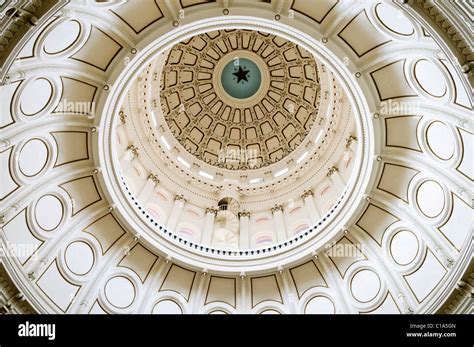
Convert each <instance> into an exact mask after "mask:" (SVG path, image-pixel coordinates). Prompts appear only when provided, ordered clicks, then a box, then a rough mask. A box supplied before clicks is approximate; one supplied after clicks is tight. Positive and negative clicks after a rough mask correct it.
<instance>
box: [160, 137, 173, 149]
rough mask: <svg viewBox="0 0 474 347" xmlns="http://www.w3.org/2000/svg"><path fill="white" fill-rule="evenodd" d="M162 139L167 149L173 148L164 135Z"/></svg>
mask: <svg viewBox="0 0 474 347" xmlns="http://www.w3.org/2000/svg"><path fill="white" fill-rule="evenodd" d="M160 140H161V142H162V143H163V145H165V147H166V149H167V150H168V151H169V150H170V149H171V146H170V144H169V143H168V141H166V139H165V138H164V137H163V136H161V138H160Z"/></svg>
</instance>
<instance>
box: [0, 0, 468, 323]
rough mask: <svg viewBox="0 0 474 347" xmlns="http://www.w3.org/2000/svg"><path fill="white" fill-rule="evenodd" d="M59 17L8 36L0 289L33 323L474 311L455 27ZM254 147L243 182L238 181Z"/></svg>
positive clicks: (293, 7) (280, 17) (1, 55)
mask: <svg viewBox="0 0 474 347" xmlns="http://www.w3.org/2000/svg"><path fill="white" fill-rule="evenodd" d="M26 3H28V4H31V2H30V1H25V2H21V4H20V3H18V2H11V4H10V3H8V4H5V5H4V7H2V8H5V9H9V10H10V9H11V8H12V7H13V6H23V4H26ZM35 3H37V2H35ZM50 3H51V2H48V4H49V5H51V4H50ZM421 3H422V4H423V6H425V5H426V7H423V8H421V7H422V6H419V5H418V4H421ZM226 4H227V6H229V8H224V7H223V6H226ZM25 6H26V5H25ZM35 6H36V5H35ZM38 6H39V5H38ZM56 6H57V7H55V8H53V9H51V11H44V12H42V13H45V15H44V16H41V18H38V22H37V23H36V25H34V26H32V27H31V28H30V30H28V31H26V30H25V31H23V30H20V31H18V30H17V29H18V27H17V26H18V25H20V24H21V23H20V22H21V19H22V18H23V17H22V16H25V13H27V12H28V11H26V12H24V13H23V12H21V14H20V18H19V19H18V18H17V19H14V18H10V17H8V16H5V17H2V18H1V19H0V24H1V25H6V26H7V27H9V25H10V24H11V28H12V29H11V30H10V29H9V30H8V32H9V34H11V35H8V36H5V40H3V41H1V42H0V61H1V62H2V64H3V65H2V66H1V68H2V69H0V77H1V80H2V85H1V87H0V96H1V100H2V104H1V105H0V132H1V138H0V140H1V141H0V163H1V165H2V167H1V169H2V185H0V202H1V206H0V225H1V232H0V250H1V251H2V255H4V256H2V264H1V266H0V270H1V271H0V278H3V277H4V275H6V277H9V278H10V279H11V280H12V282H14V284H15V286H16V287H17V288H18V289H19V290H20V291H21V292H22V293H23V294H24V295H23V297H24V298H25V302H28V303H29V304H30V305H31V308H32V310H34V311H37V312H42V313H155V314H160V313H193V312H199V313H216V312H218V313H222V312H224V313H412V312H416V313H433V312H439V311H440V310H444V309H445V308H446V309H447V310H448V312H451V311H453V310H454V309H453V308H452V307H448V306H449V305H446V300H447V298H448V297H449V296H450V295H451V294H452V293H459V295H461V296H463V298H464V297H466V298H468V299H469V298H470V296H469V295H470V292H469V290H466V289H462V290H464V291H465V292H466V293H467V295H465V294H463V293H464V292H462V290H461V289H460V290H459V291H456V290H457V289H455V288H456V285H457V283H458V281H459V279H460V278H461V274H463V273H467V271H468V269H469V266H472V265H470V264H472V246H473V245H472V238H471V236H472V218H471V217H472V196H473V194H472V181H473V176H474V174H473V165H472V153H471V152H472V138H473V126H472V121H471V118H472V117H471V113H472V93H471V89H472V85H471V82H472V76H471V75H469V69H470V68H471V67H470V65H468V64H466V65H464V61H465V59H466V57H469V54H472V50H471V51H469V48H468V47H467V46H465V45H464V41H465V40H464V36H465V35H464V34H463V33H462V32H458V31H457V29H456V26H455V25H452V23H450V18H451V17H450V16H451V15H452V14H453V13H457V12H455V11H454V12H449V13H450V16H444V17H443V16H442V15H440V13H441V12H442V7H443V6H444V5H443V6H441V5H432V4H431V2H429V3H426V2H421V1H413V2H409V4H407V3H404V4H401V3H398V2H384V1H376V0H374V1H370V0H367V1H357V2H354V1H336V0H327V1H321V2H320V4H319V6H312V5H309V2H308V1H306V0H295V1H278V0H276V1H275V0H272V1H271V3H269V2H263V1H262V2H257V1H247V0H241V1H235V2H234V1H232V2H227V1H203V0H183V1H164V2H162V1H154V0H136V1H133V2H132V1H128V2H123V1H110V2H87V4H86V3H83V2H69V3H67V4H66V3H63V2H58V4H57V5H56ZM446 6H452V7H453V8H454V7H455V6H456V5H455V3H452V4H451V3H450V4H449V5H446ZM32 8H33V7H32ZM11 11H12V10H10V13H12V12H11ZM14 11H15V10H14V9H13V12H14ZM440 11H441V12H440ZM420 13H422V14H423V16H420ZM433 13H434V14H433ZM441 14H442V13H441ZM394 18H396V19H397V20H394ZM440 18H441V19H440ZM436 21H442V24H443V25H437V24H436ZM24 32H26V34H25V36H21V37H16V35H20V34H21V33H24ZM15 33H16V34H15ZM8 45H10V46H8ZM5 48H8V49H5ZM401 53H403V54H401ZM458 59H460V60H458ZM460 61H463V62H462V63H460ZM470 78H471V80H470ZM292 106H293V107H292ZM252 146H257V147H258V149H257V151H256V157H257V160H256V161H255V162H252V165H250V162H248V161H246V160H241V157H239V156H238V155H237V157H238V159H237V160H235V157H234V154H235V153H236V152H238V151H240V152H242V150H244V151H246V150H249V149H253V147H252ZM227 148H229V152H228V153H232V155H231V154H229V155H227V154H226V153H224V155H222V152H219V151H221V150H222V149H224V150H225V149H227ZM231 148H234V149H235V150H232V151H231V150H230V149H231ZM244 153H246V152H244ZM219 154H221V157H220V159H221V160H220V159H219ZM237 154H239V153H237ZM247 157H248V156H247ZM247 157H245V155H244V158H247ZM222 159H224V160H222ZM3 267H4V268H5V269H3ZM3 270H5V271H3ZM0 286H3V280H0ZM466 286H467V284H466ZM458 288H459V287H458ZM0 289H1V288H0ZM453 295H454V294H453ZM456 295H457V294H456ZM463 298H461V299H459V300H461V301H463V300H465V299H463ZM15 300H17V299H15V298H12V301H11V302H12V303H13V304H12V305H13V306H15V305H16V304H14V303H15V302H16V301H15ZM456 300H457V299H456ZM463 302H468V300H465V301H463ZM5 307H6V306H5ZM16 307H17V308H18V309H20V308H21V307H22V304H18V305H16Z"/></svg>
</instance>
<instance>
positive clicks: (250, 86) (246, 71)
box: [221, 58, 262, 99]
mask: <svg viewBox="0 0 474 347" xmlns="http://www.w3.org/2000/svg"><path fill="white" fill-rule="evenodd" d="M261 82H262V76H261V74H260V69H259V68H258V66H257V64H255V63H254V62H253V61H251V60H250V59H246V58H234V59H233V60H232V61H230V62H228V63H227V65H226V66H225V67H224V69H223V70H222V74H221V83H222V87H223V88H224V90H225V91H226V92H227V94H229V95H230V96H232V97H233V98H236V99H247V98H249V97H251V96H253V95H254V94H255V93H256V92H257V91H258V89H259V88H260V83H261Z"/></svg>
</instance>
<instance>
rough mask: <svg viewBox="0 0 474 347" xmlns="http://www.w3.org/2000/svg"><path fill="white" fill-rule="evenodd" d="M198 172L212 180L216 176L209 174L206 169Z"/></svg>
mask: <svg viewBox="0 0 474 347" xmlns="http://www.w3.org/2000/svg"><path fill="white" fill-rule="evenodd" d="M198 174H199V175H200V176H202V177H204V178H207V179H210V180H213V179H214V176H212V175H210V174H208V173H207V172H204V171H199V172H198Z"/></svg>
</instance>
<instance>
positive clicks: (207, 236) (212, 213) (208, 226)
mask: <svg viewBox="0 0 474 347" xmlns="http://www.w3.org/2000/svg"><path fill="white" fill-rule="evenodd" d="M216 214H217V210H216V209H215V208H212V207H208V208H206V220H205V221H204V231H203V233H202V236H201V243H202V244H204V245H209V246H210V245H211V241H212V235H213V233H214V219H215V218H216Z"/></svg>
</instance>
